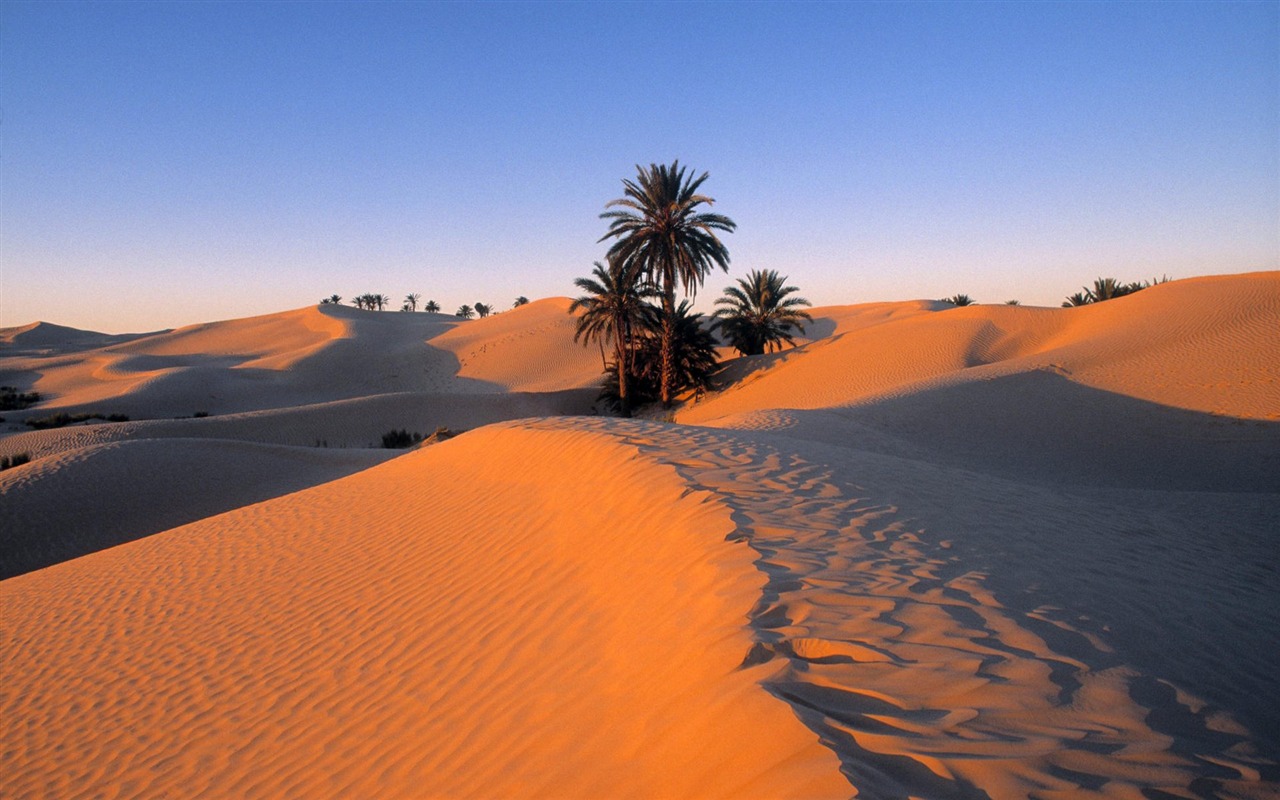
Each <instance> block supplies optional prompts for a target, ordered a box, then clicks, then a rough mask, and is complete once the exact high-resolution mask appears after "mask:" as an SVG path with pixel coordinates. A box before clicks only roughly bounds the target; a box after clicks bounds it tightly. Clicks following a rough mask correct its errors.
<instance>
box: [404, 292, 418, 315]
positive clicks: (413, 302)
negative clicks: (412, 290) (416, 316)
mask: <svg viewBox="0 0 1280 800" xmlns="http://www.w3.org/2000/svg"><path fill="white" fill-rule="evenodd" d="M421 299H422V295H420V294H407V295H405V296H404V304H405V305H406V306H408V307H409V310H410V311H417V310H418V301H419V300H421Z"/></svg>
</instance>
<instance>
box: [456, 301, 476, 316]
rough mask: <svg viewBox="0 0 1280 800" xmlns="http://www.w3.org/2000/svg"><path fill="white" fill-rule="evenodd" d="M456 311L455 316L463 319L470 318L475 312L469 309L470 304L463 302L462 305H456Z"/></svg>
mask: <svg viewBox="0 0 1280 800" xmlns="http://www.w3.org/2000/svg"><path fill="white" fill-rule="evenodd" d="M456 313H457V316H459V317H461V318H463V319H471V317H473V316H474V315H475V313H476V312H475V311H473V310H472V309H471V306H469V305H466V304H465V303H464V304H463V305H460V306H458V311H457V312H456Z"/></svg>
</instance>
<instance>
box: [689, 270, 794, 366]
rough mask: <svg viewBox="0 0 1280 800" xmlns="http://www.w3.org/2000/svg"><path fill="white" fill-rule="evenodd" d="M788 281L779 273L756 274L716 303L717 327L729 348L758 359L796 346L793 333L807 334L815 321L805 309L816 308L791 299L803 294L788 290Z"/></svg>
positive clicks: (749, 275)
mask: <svg viewBox="0 0 1280 800" xmlns="http://www.w3.org/2000/svg"><path fill="white" fill-rule="evenodd" d="M786 282H787V278H786V276H785V275H779V274H778V273H777V271H776V270H772V269H766V270H752V271H751V272H750V273H748V274H747V277H746V278H745V279H742V278H739V279H738V285H737V286H730V287H728V288H727V289H725V290H724V295H725V296H724V297H721V298H719V299H718V300H716V305H717V306H720V308H717V309H716V310H715V314H714V315H713V316H714V317H715V318H716V322H715V325H716V327H718V328H719V329H720V332H721V334H723V335H724V337H725V339H726V340H728V342H729V344H731V345H733V346H734V347H736V348H737V350H738V352H739V353H741V354H742V355H744V356H758V355H760V354H761V353H764V352H765V351H766V350H769V351H772V350H773V349H774V348H775V347H776V348H777V349H779V350H781V349H782V345H783V344H784V343H786V344H793V343H794V339H792V337H791V329H792V328H794V329H795V330H796V331H798V332H800V333H804V322H805V321H806V320H807V321H809V322H812V321H813V317H811V316H809V313H808V312H807V311H804V310H802V309H801V308H800V307H801V306H809V305H812V303H810V302H809V301H808V300H806V299H804V298H803V297H788V296H787V295H790V294H792V293H794V292H798V291H800V290H799V289H797V288H796V287H794V286H786V285H785V284H786Z"/></svg>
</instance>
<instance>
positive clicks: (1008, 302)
mask: <svg viewBox="0 0 1280 800" xmlns="http://www.w3.org/2000/svg"><path fill="white" fill-rule="evenodd" d="M1004 304H1005V305H1006V306H1020V305H1022V301H1021V300H1005V301H1004Z"/></svg>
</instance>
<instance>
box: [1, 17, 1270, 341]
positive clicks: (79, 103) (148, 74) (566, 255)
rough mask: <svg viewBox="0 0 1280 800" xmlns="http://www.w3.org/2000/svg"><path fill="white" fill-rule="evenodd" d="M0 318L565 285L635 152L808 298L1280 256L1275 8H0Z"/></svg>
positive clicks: (1062, 281) (508, 294) (911, 294)
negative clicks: (668, 172) (697, 189)
mask: <svg viewBox="0 0 1280 800" xmlns="http://www.w3.org/2000/svg"><path fill="white" fill-rule="evenodd" d="M0 113H2V114H3V116H2V118H0V327H10V326H16V325H22V324H25V323H29V322H33V321H36V320H46V321H50V322H56V323H59V324H64V325H71V326H74V327H80V328H89V329H93V330H102V331H108V332H124V331H143V330H155V329H160V328H166V327H175V326H179V325H185V324H191V323H198V322H207V321H213V320H218V319H229V318H236V317H245V316H252V315H255V314H262V313H270V312H275V311H282V310H285V309H288V308H296V307H299V306H304V305H308V304H311V303H314V302H316V301H318V300H319V298H321V297H325V296H327V295H329V294H332V293H338V294H341V295H343V296H344V297H352V296H354V295H356V294H360V293H363V292H381V293H384V294H387V295H389V296H390V297H391V298H392V300H393V301H395V303H396V304H397V306H398V304H399V302H400V300H401V299H402V298H403V297H404V295H405V294H407V293H409V292H417V293H420V294H422V295H423V297H424V299H435V300H436V301H437V302H439V303H440V304H441V305H442V306H444V308H445V310H446V311H452V310H454V309H455V308H457V307H458V306H459V305H461V304H463V303H474V302H476V301H482V302H487V303H491V304H495V305H497V306H499V307H507V306H509V305H510V304H511V301H512V300H513V299H514V298H515V297H516V296H517V295H527V296H529V297H531V298H539V297H546V296H552V295H572V294H574V287H573V285H572V281H573V279H574V278H575V277H578V276H581V275H585V274H587V273H588V272H589V271H590V269H591V264H592V262H593V261H594V260H598V259H601V257H602V256H603V253H604V251H605V249H606V247H607V245H605V244H600V243H598V242H597V240H598V239H599V238H600V236H601V235H602V234H603V233H604V232H605V224H604V222H603V221H602V220H600V219H599V216H598V215H599V213H600V212H601V211H602V210H603V209H604V205H605V203H607V202H608V201H609V200H611V199H614V198H616V197H618V196H620V195H621V193H622V184H621V179H622V178H624V177H631V176H633V175H634V173H635V165H636V164H648V163H650V162H669V161H670V160H672V159H675V158H679V159H680V160H681V162H682V163H684V164H688V165H689V166H691V167H692V168H694V169H695V170H697V171H699V172H701V171H704V170H705V171H708V172H709V173H710V178H709V179H708V180H707V182H706V184H705V186H704V189H705V190H706V193H708V194H710V195H711V196H713V197H715V198H716V201H717V204H716V210H717V211H719V212H721V213H724V214H727V215H728V216H730V217H731V218H733V219H734V220H735V221H736V222H737V223H738V231H737V232H736V233H734V234H731V235H730V236H728V237H727V239H726V241H727V243H728V245H729V249H730V253H731V256H732V265H731V270H730V273H729V274H728V275H725V274H723V273H715V274H713V275H712V276H711V277H710V278H709V279H708V281H707V284H706V286H705V287H704V289H703V291H702V293H701V294H700V295H699V296H700V299H701V300H700V303H699V305H700V306H703V307H706V306H707V305H708V304H709V302H710V300H711V299H712V298H713V297H714V296H716V295H718V294H719V293H720V290H721V289H722V288H723V287H724V286H726V285H729V283H731V281H732V280H733V279H734V278H737V277H742V276H744V275H745V274H746V272H747V270H749V269H752V268H771V269H777V270H779V271H781V272H783V273H784V274H787V275H789V276H790V278H791V282H792V283H795V284H797V285H799V286H800V288H801V290H802V294H804V295H805V296H807V297H808V298H809V299H810V300H812V301H813V302H814V303H815V304H818V305H829V304H845V303H858V302H868V301H876V300H901V299H912V298H921V297H925V298H937V297H942V296H948V295H951V294H954V293H957V292H965V293H967V294H970V295H971V296H973V297H974V298H975V299H976V300H978V301H979V302H1002V301H1004V300H1008V299H1011V298H1017V299H1020V300H1021V301H1022V302H1023V303H1024V304H1036V305H1055V306H1056V305H1058V304H1059V303H1060V302H1061V300H1062V298H1063V297H1064V296H1065V295H1067V294H1070V293H1072V292H1074V291H1077V290H1079V289H1080V287H1081V286H1082V285H1083V284H1085V283H1088V282H1090V281H1092V279H1093V278H1095V277H1098V276H1114V277H1117V278H1120V279H1123V280H1137V279H1143V278H1151V277H1154V276H1159V275H1165V274H1167V275H1169V276H1171V277H1174V278H1181V277H1189V276H1192V275H1202V274H1213V273H1229V272H1243V271H1251V270H1260V269H1277V268H1280V263H1278V262H1280V3H1276V2H1253V3H1250V2H1236V3H1231V2H1216V3H1152V4H1149V3H1061V4H1058V3H1014V4H1006V3H885V4H877V3H813V4H809V3H785V4H783V3H777V4H774V3H727V2H706V3H694V2H690V3H613V4H603V3H569V2H560V3H412V2H400V3H334V2H331V3H309V2H294V3H251V2H239V3H219V2H204V3H195V2H192V3H164V2H151V3H130V2H119V3H97V4H84V3H69V2H58V3H52V2H41V3H24V2H14V1H13V0H5V2H3V3H0Z"/></svg>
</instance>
